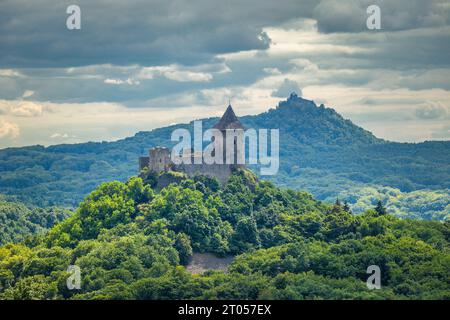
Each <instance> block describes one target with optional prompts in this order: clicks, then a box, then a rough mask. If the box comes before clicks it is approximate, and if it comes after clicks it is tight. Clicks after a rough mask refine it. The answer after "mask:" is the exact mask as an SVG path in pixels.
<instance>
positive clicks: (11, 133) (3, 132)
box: [0, 119, 20, 139]
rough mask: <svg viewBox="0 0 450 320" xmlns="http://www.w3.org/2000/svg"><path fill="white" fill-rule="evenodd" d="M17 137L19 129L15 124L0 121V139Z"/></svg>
mask: <svg viewBox="0 0 450 320" xmlns="http://www.w3.org/2000/svg"><path fill="white" fill-rule="evenodd" d="M19 135H20V129H19V126H18V125H17V124H16V123H14V122H11V121H8V120H3V119H0V138H10V139H16V138H17V137H18V136H19Z"/></svg>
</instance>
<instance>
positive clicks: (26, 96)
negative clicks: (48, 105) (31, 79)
mask: <svg viewBox="0 0 450 320" xmlns="http://www.w3.org/2000/svg"><path fill="white" fill-rule="evenodd" d="M33 94H34V91H33V90H25V91H24V92H23V94H22V98H29V97H31V96H32V95H33Z"/></svg>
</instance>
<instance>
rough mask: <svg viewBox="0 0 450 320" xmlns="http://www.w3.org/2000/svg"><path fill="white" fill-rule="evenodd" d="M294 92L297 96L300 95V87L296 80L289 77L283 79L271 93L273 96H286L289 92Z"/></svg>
mask: <svg viewBox="0 0 450 320" xmlns="http://www.w3.org/2000/svg"><path fill="white" fill-rule="evenodd" d="M293 92H294V93H296V94H297V95H298V96H302V89H300V87H299V85H298V84H297V82H295V81H293V80H289V79H284V81H283V83H282V84H281V85H280V87H279V88H278V90H276V91H274V92H273V93H272V96H273V97H279V98H284V97H288V96H289V95H290V94H291V93H293Z"/></svg>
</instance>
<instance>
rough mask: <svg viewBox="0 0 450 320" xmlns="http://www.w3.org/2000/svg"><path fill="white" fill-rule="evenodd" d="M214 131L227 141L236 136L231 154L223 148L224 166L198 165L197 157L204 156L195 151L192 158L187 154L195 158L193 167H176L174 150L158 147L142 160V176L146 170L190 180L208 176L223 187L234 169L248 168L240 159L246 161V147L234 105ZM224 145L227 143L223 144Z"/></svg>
mask: <svg viewBox="0 0 450 320" xmlns="http://www.w3.org/2000/svg"><path fill="white" fill-rule="evenodd" d="M213 128H214V129H218V130H220V131H221V133H222V135H223V137H227V136H232V137H233V139H234V140H233V147H232V149H231V150H230V148H228V150H227V145H226V144H225V145H222V146H221V149H222V150H223V164H218V163H213V164H206V163H205V162H204V161H203V160H202V161H201V163H198V162H197V161H195V160H194V159H195V157H202V156H203V155H202V154H196V153H194V152H192V150H191V153H190V154H187V155H186V154H185V156H190V157H191V161H190V163H182V164H175V163H173V162H172V160H171V158H170V150H169V149H168V148H166V147H159V146H157V147H154V148H151V149H149V153H148V156H144V157H139V171H140V172H141V171H142V170H143V169H145V168H148V170H150V171H153V172H156V173H161V172H168V171H176V172H182V173H185V174H186V175H188V176H189V177H192V176H195V175H205V176H210V177H214V178H216V179H217V180H218V181H219V182H220V183H225V182H226V181H227V180H228V177H229V176H230V175H231V174H232V172H233V170H234V169H236V168H238V167H243V166H244V164H243V163H242V161H239V159H241V160H242V159H245V158H244V146H243V143H240V142H243V139H244V137H243V131H244V127H243V125H242V124H241V122H240V121H239V119H238V118H237V117H236V114H235V113H234V111H233V108H232V107H231V105H229V106H228V108H227V110H226V111H225V113H224V114H223V116H222V118H221V119H220V120H219V122H217V123H216V124H215V125H214V126H213ZM239 139H240V140H239ZM220 143H223V141H221V142H220ZM185 151H186V150H185ZM232 157H233V158H232ZM202 159H203V157H202ZM230 159H231V164H230V161H229V160H230ZM227 160H228V161H227Z"/></svg>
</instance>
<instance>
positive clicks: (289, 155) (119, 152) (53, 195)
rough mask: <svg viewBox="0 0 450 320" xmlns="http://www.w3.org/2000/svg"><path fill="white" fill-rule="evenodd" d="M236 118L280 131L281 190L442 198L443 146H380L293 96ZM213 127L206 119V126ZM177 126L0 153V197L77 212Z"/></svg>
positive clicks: (449, 170) (446, 168)
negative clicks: (429, 193) (365, 190)
mask: <svg viewBox="0 0 450 320" xmlns="http://www.w3.org/2000/svg"><path fill="white" fill-rule="evenodd" d="M237 110H238V109H237ZM240 120H241V122H242V123H243V124H244V126H245V127H247V128H279V130H280V171H279V173H278V174H277V175H275V176H273V177H269V179H270V180H271V181H273V182H275V183H276V184H277V185H279V186H285V187H291V188H295V189H304V190H308V191H309V192H311V193H313V194H314V195H315V196H316V197H317V198H319V199H327V198H328V199H330V198H334V197H336V196H339V194H345V193H346V191H348V190H350V189H359V188H362V187H366V186H370V187H376V188H379V187H385V186H388V187H392V188H397V189H399V190H400V191H401V192H411V191H415V190H424V192H426V190H439V189H442V190H444V191H443V192H447V194H448V191H446V190H445V189H449V188H450V160H449V159H450V142H449V141H442V142H439V141H429V142H424V143H396V142H389V141H384V140H381V139H378V138H376V137H375V136H374V135H373V134H371V133H370V132H368V131H366V130H364V129H362V128H360V127H358V126H356V125H355V124H353V123H352V122H351V121H350V120H345V119H344V118H343V117H342V116H340V115H339V114H338V113H337V112H335V111H334V110H333V109H331V108H326V107H325V106H323V105H320V106H316V104H315V103H314V102H313V101H309V100H306V99H302V98H300V97H297V96H296V95H291V96H290V97H289V99H287V100H285V101H282V102H280V104H279V106H278V107H277V108H275V109H271V110H269V111H267V112H265V113H262V114H259V115H255V116H245V117H242V118H240ZM216 121H217V119H216V118H214V119H206V120H205V122H204V127H205V128H207V127H209V126H212V125H213V124H214V123H215V122H216ZM178 127H184V128H190V125H188V124H182V125H174V126H169V127H164V128H159V129H155V130H152V131H149V132H139V133H137V134H136V135H135V136H133V137H129V138H126V139H122V140H119V141H114V142H101V143H94V142H89V143H81V144H73V145H67V144H66V145H55V146H50V147H46V148H45V147H42V146H30V147H24V148H8V149H3V150H0V193H3V194H6V195H13V196H16V197H17V198H19V199H20V200H21V201H24V202H26V203H33V204H36V205H39V206H51V205H65V206H73V207H75V206H77V205H78V203H79V202H80V201H81V200H82V199H83V197H84V196H85V195H86V194H88V193H89V192H90V191H91V190H93V189H94V188H95V187H96V186H97V185H98V184H99V183H101V182H104V181H109V180H120V181H125V180H126V179H127V178H128V177H130V176H132V175H134V174H136V171H137V159H138V156H139V155H143V154H146V153H147V149H148V148H150V147H152V146H155V145H161V146H169V147H170V146H171V145H172V143H171V142H170V135H171V132H172V131H173V130H174V129H175V128H178ZM349 202H350V203H351V205H353V204H356V202H357V200H354V199H352V198H350V199H349ZM438 215H439V214H438Z"/></svg>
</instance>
